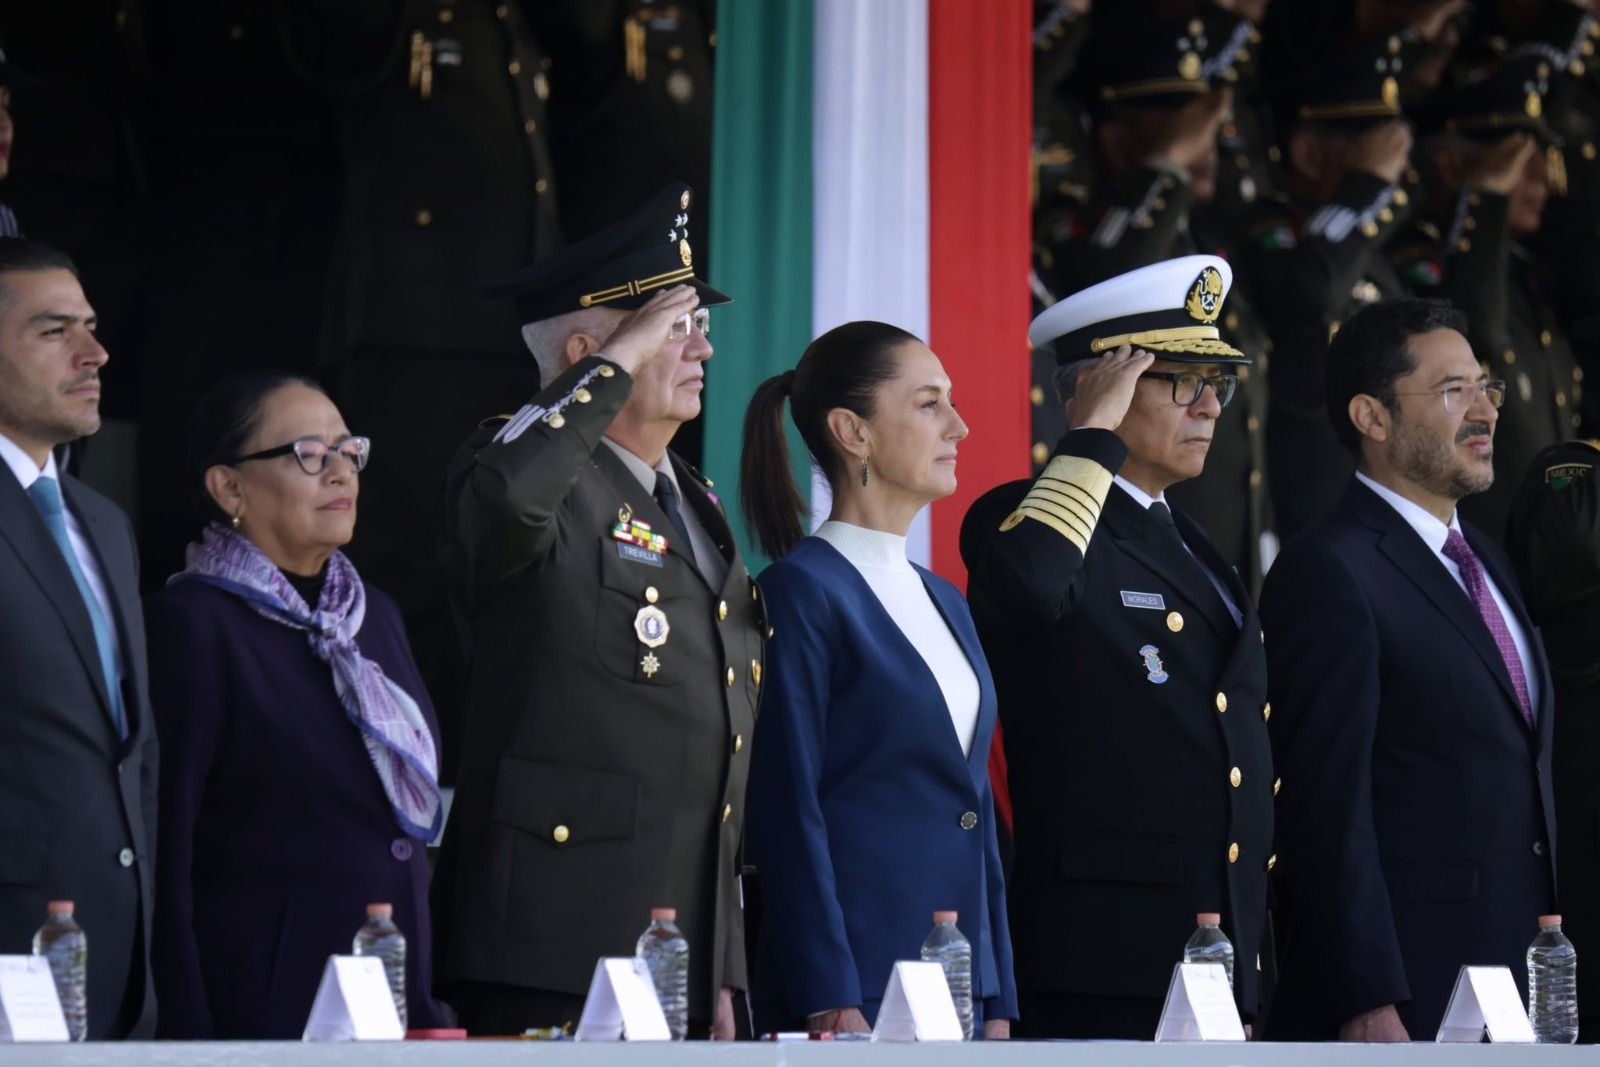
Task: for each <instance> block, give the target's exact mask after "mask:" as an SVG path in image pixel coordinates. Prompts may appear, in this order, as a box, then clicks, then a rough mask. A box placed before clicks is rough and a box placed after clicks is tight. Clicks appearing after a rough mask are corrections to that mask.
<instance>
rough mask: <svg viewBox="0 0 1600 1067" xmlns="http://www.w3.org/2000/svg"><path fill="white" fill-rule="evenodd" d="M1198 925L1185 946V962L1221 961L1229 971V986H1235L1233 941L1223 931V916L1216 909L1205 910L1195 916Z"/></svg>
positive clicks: (1223, 967)
mask: <svg viewBox="0 0 1600 1067" xmlns="http://www.w3.org/2000/svg"><path fill="white" fill-rule="evenodd" d="M1194 921H1195V923H1196V924H1198V925H1197V928H1196V929H1195V932H1194V934H1193V935H1191V936H1190V938H1189V943H1188V944H1187V945H1184V946H1183V962H1184V963H1220V964H1222V969H1223V970H1225V971H1227V972H1228V987H1229V988H1230V989H1231V988H1233V943H1232V942H1230V941H1229V940H1228V935H1227V934H1225V933H1223V932H1222V916H1221V915H1218V914H1217V913H1216V912H1214V911H1203V912H1201V913H1200V914H1199V915H1196V916H1195V917H1194Z"/></svg>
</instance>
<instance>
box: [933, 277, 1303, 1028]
mask: <svg viewBox="0 0 1600 1067" xmlns="http://www.w3.org/2000/svg"><path fill="white" fill-rule="evenodd" d="M1231 280H1232V275H1231V272H1230V271H1229V269H1228V265H1227V263H1226V262H1225V261H1223V260H1221V259H1219V258H1217V257H1215V256H1185V257H1182V258H1180V259H1174V260H1169V261H1167V262H1165V263H1158V264H1156V265H1154V266H1150V267H1144V268H1142V269H1140V270H1136V271H1132V272H1130V273H1128V274H1123V275H1120V276H1119V277H1116V278H1113V279H1111V280H1110V281H1106V282H1102V283H1100V284H1099V285H1095V286H1092V287H1090V288H1088V289H1085V290H1083V291H1082V292H1080V293H1077V294H1075V295H1073V296H1071V297H1068V298H1067V299H1066V300H1063V301H1061V302H1060V303H1058V304H1056V305H1054V306H1053V307H1051V308H1049V309H1047V310H1046V311H1045V312H1044V313H1043V314H1041V315H1040V316H1039V317H1038V318H1037V319H1035V320H1034V324H1033V328H1032V330H1031V331H1030V332H1031V335H1032V340H1033V342H1034V343H1035V344H1036V345H1038V344H1044V343H1046V342H1051V341H1053V342H1055V349H1056V358H1057V360H1058V362H1059V364H1060V366H1059V368H1058V370H1057V374H1056V384H1057V387H1058V390H1059V392H1060V393H1061V395H1062V398H1063V399H1064V400H1065V401H1066V416H1067V425H1068V427H1069V429H1068V430H1067V432H1066V434H1064V435H1063V436H1062V438H1061V441H1060V443H1059V444H1058V445H1057V446H1056V452H1055V456H1054V458H1052V459H1051V460H1050V462H1049V463H1048V464H1047V465H1046V466H1045V469H1044V471H1043V472H1042V473H1041V474H1040V476H1039V478H1038V480H1037V481H1035V482H1033V483H1031V484H1030V483H1028V482H1013V483H1011V484H1009V485H1004V486H1001V487H1000V488H998V489H995V490H993V491H992V492H990V493H989V494H987V495H986V496H984V497H982V498H981V499H980V500H979V501H978V502H977V503H976V504H974V505H973V508H972V510H971V511H970V512H969V513H968V514H967V517H966V520H965V522H964V523H963V525H962V531H961V554H962V556H963V558H964V559H965V560H966V562H967V566H968V568H969V570H970V571H971V576H970V582H969V585H968V596H969V597H970V598H971V602H972V613H973V616H974V618H975V619H976V621H977V624H978V632H979V634H980V636H981V637H982V639H983V645H984V650H985V652H987V654H988V656H989V662H990V664H991V666H992V669H993V671H994V678H995V687H996V689H997V690H998V692H999V696H1000V715H1001V719H1002V722H1003V724H1004V727H1005V741H1006V757H1007V760H1008V761H1009V763H1010V768H1011V799H1012V805H1013V809H1014V812H1015V832H1016V860H1015V865H1014V868H1013V872H1012V879H1011V883H1010V886H1009V892H1010V900H1011V938H1012V943H1013V945H1014V946H1015V952H1016V975H1017V994H1018V1008H1019V1010H1020V1016H1021V1018H1020V1020H1019V1022H1018V1023H1017V1025H1016V1027H1015V1028H1014V1030H1013V1033H1014V1034H1015V1035H1017V1036H1024V1037H1121V1038H1134V1039H1149V1038H1151V1037H1152V1036H1154V1034H1155V1029H1156V1023H1157V1021H1158V1020H1159V1018H1160V1014H1161V1004H1162V998H1163V997H1164V995H1165V993H1166V989H1167V983H1168V980H1169V978H1170V976H1171V974H1172V966H1173V964H1174V963H1176V962H1178V961H1179V960H1180V959H1181V958H1182V955H1183V946H1184V942H1185V941H1186V940H1187V939H1188V937H1189V935H1190V934H1191V933H1192V932H1193V930H1194V925H1195V916H1196V914H1197V913H1200V912H1220V913H1221V915H1222V922H1223V928H1224V930H1225V931H1226V932H1227V934H1228V937H1229V939H1230V940H1232V942H1233V946H1234V950H1235V953H1236V960H1237V962H1236V965H1235V968H1234V995H1235V998H1236V999H1237V1001H1238V1004H1239V1008H1240V1012H1241V1014H1242V1015H1243V1017H1244V1019H1245V1020H1246V1021H1247V1022H1248V1021H1249V1020H1250V1019H1251V1018H1252V1017H1253V1016H1254V1014H1255V1012H1256V1010H1257V1008H1258V1007H1259V1004H1260V999H1261V981H1260V975H1259V974H1258V973H1257V971H1256V956H1257V953H1258V952H1259V951H1261V943H1262V933H1263V927H1264V925H1265V921H1266V895H1267V872H1268V870H1270V869H1271V867H1272V865H1273V859H1272V856H1271V847H1272V796H1273V790H1274V784H1273V777H1272V768H1271V756H1270V753H1269V749H1268V742H1267V729H1266V723H1265V721H1264V720H1265V716H1266V715H1267V714H1268V709H1267V707H1266V693H1267V672H1266V657H1265V655H1264V652H1263V648H1262V644H1261V631H1260V626H1259V624H1258V623H1257V621H1256V613H1255V609H1254V608H1253V607H1252V606H1251V604H1250V597H1249V594H1248V592H1247V591H1246V589H1245V587H1244V584H1243V583H1242V582H1241V581H1240V580H1239V577H1238V575H1237V574H1235V573H1234V571H1233V570H1232V569H1231V568H1230V567H1228V565H1227V564H1226V563H1224V562H1223V559H1222V556H1221V555H1220V554H1219V553H1218V551H1217V549H1216V548H1215V546H1213V545H1212V543H1211V541H1210V539H1209V538H1207V537H1206V535H1205V533H1204V532H1203V531H1202V530H1201V529H1200V527H1199V526H1197V525H1195V524H1194V523H1193V522H1191V521H1190V520H1189V519H1188V518H1187V516H1185V515H1184V514H1183V513H1182V512H1178V511H1173V510H1171V509H1170V508H1169V506H1168V505H1167V503H1166V501H1165V500H1164V499H1163V497H1164V494H1165V491H1166V490H1167V488H1168V487H1170V486H1172V485H1174V484H1176V483H1178V482H1180V481H1183V480H1185V479H1187V478H1193V477H1195V476H1196V475H1198V474H1199V473H1200V471H1201V469H1202V467H1203V465H1204V463H1205V457H1206V451H1207V449H1208V448H1209V446H1210V440H1211V434H1212V430H1213V428H1214V427H1215V424H1216V420H1217V419H1218V418H1219V417H1221V416H1223V415H1224V412H1223V408H1224V407H1225V406H1226V404H1227V402H1228V400H1229V399H1230V398H1231V397H1232V396H1233V393H1234V390H1235V388H1236V385H1237V379H1236V378H1235V376H1234V373H1233V370H1234V368H1235V367H1238V366H1241V365H1243V364H1245V363H1247V362H1248V361H1247V360H1246V359H1244V358H1243V357H1242V356H1241V355H1240V354H1239V352H1238V350H1237V349H1235V348H1233V347H1232V346H1230V345H1228V344H1227V343H1226V342H1224V341H1223V340H1222V339H1221V338H1220V337H1219V335H1218V330H1217V328H1216V326H1215V323H1216V321H1217V319H1218V318H1219V317H1220V316H1221V314H1222V304H1223V300H1224V299H1225V298H1226V296H1227V289H1228V285H1229V283H1230V282H1231Z"/></svg>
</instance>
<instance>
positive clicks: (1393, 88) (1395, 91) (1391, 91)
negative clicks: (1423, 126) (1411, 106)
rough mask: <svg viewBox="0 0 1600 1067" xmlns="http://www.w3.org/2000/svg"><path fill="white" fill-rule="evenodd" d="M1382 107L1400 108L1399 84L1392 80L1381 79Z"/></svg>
mask: <svg viewBox="0 0 1600 1067" xmlns="http://www.w3.org/2000/svg"><path fill="white" fill-rule="evenodd" d="M1383 106H1384V107H1389V108H1397V107H1399V106H1400V83H1399V82H1397V81H1395V80H1394V79H1393V78H1385V79H1383Z"/></svg>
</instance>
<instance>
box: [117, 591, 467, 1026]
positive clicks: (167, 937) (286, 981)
mask: <svg viewBox="0 0 1600 1067" xmlns="http://www.w3.org/2000/svg"><path fill="white" fill-rule="evenodd" d="M145 610H146V612H147V615H148V621H149V627H150V665H151V697H152V701H153V703H154V705H155V710H156V718H157V721H158V722H159V724H160V727H161V735H162V736H163V737H164V738H166V739H167V744H166V746H165V748H164V750H163V755H164V756H165V758H164V759H163V760H162V764H161V846H162V847H161V863H160V866H159V868H158V876H157V889H158V896H157V898H156V905H157V906H156V917H155V942H154V946H155V947H154V953H153V955H154V959H155V974H156V989H157V992H159V993H160V995H161V1003H162V1006H163V1010H162V1012H161V1026H160V1031H159V1033H160V1036H162V1037H163V1038H169V1037H170V1038H205V1039H213V1040H241V1039H256V1040H265V1039H279V1040H293V1039H295V1038H298V1037H299V1036H300V1033H301V1031H302V1030H304V1029H305V1025H306V1018H307V1016H308V1015H309V1013H310V1011H311V1002H312V999H313V998H314V997H315V996H316V993H317V983H318V981H319V979H320V978H321V975H322V969H323V965H324V963H325V962H326V961H327V958H328V957H329V956H330V955H334V954H338V955H348V954H349V953H350V943H351V941H352V939H353V938H354V937H355V933H356V930H357V929H359V928H360V926H361V924H362V923H363V922H364V921H366V906H367V905H368V904H371V903H380V902H381V903H389V904H393V905H394V918H395V923H396V924H397V925H398V926H399V927H400V929H401V930H402V931H403V932H404V933H405V935H406V992H407V995H408V1000H409V1004H410V1011H409V1019H408V1022H409V1024H410V1025H411V1026H413V1027H419V1028H424V1027H434V1026H443V1025H444V1022H443V1017H442V1016H441V1015H440V1013H439V1011H438V1008H437V1007H436V1006H435V1005H434V1003H433V1001H432V999H431V998H430V996H429V970H430V964H431V960H430V954H431V951H432V931H431V929H430V923H429V921H428V860H427V856H426V850H425V849H424V848H423V846H422V844H421V843H420V842H417V841H415V840H413V839H412V838H410V837H407V836H406V835H405V834H404V833H403V832H401V830H400V828H399V826H397V825H396V823H395V819H394V813H393V811H392V810H391V808H390V806H389V799H388V797H387V796H386V795H385V794H384V791H383V786H382V784H381V783H380V782H379V780H378V774H377V771H376V770H375V769H374V768H373V766H372V759H371V757H369V756H368V755H367V749H366V744H365V743H364V742H363V741H362V738H361V734H360V732H359V731H358V730H357V729H356V726H355V724H354V723H352V722H351V721H350V718H349V715H348V713H347V712H346V711H345V709H344V705H343V704H342V703H340V701H339V697H338V695H337V693H336V692H335V691H334V687H333V673H332V669H331V668H330V667H329V666H328V665H327V664H326V663H324V662H323V661H322V660H320V659H318V658H317V657H316V655H315V654H314V653H313V652H312V651H311V645H310V642H309V641H308V640H307V639H306V634H305V632H304V631H303V630H294V629H290V628H289V627H287V626H282V625H280V624H278V623H277V622H274V621H273V620H271V619H268V618H265V617H264V616H262V615H261V614H259V613H258V612H257V611H256V610H255V609H254V608H252V607H251V606H250V605H249V604H247V603H245V602H244V601H243V600H241V599H240V598H239V597H236V596H234V595H232V594H231V593H226V592H223V591H222V590H221V589H218V588H216V587H214V586H211V585H207V584H205V583H204V582H199V581H192V580H185V581H179V582H175V583H173V584H172V585H169V586H168V587H167V588H166V589H164V590H162V591H161V592H160V593H157V594H156V595H155V596H153V597H151V598H150V600H149V601H148V602H147V604H146V608H145ZM356 640H357V643H358V644H359V645H360V647H361V651H362V654H364V655H365V656H367V657H368V658H370V659H372V660H373V661H375V662H376V663H377V664H378V665H379V666H380V667H382V668H383V673H384V674H385V675H386V676H388V677H389V678H391V679H393V681H394V682H395V683H396V684H397V685H399V686H400V687H401V688H402V689H404V690H405V691H406V692H407V693H409V694H410V695H411V697H412V699H414V700H415V701H416V702H417V705H418V706H419V707H420V708H421V709H422V712H423V714H424V715H425V716H426V717H427V718H428V722H429V725H430V727H433V729H434V735H435V736H438V731H437V726H436V725H435V724H434V722H433V705H432V703H431V702H430V701H429V700H428V693H427V690H426V689H424V688H423V686H422V679H421V678H419V677H418V676H417V667H416V664H415V663H414V662H413V661H412V659H411V653H410V650H409V649H408V647H407V645H406V639H405V632H404V630H403V629H402V628H401V626H400V614H399V612H398V611H397V610H396V609H395V606H394V603H393V601H391V600H390V599H389V598H388V597H386V596H384V595H383V594H382V593H380V592H378V591H377V590H375V589H373V588H372V587H371V586H368V587H367V615H366V619H365V620H364V621H363V623H362V626H361V630H360V632H359V633H358V634H357V635H356Z"/></svg>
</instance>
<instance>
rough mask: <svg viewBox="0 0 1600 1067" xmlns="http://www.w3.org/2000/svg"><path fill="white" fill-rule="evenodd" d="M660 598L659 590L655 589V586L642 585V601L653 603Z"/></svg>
mask: <svg viewBox="0 0 1600 1067" xmlns="http://www.w3.org/2000/svg"><path fill="white" fill-rule="evenodd" d="M660 599H661V593H660V592H659V591H657V589H656V587H655V586H653V585H647V586H645V587H644V602H645V603H646V604H654V603H655V602H656V601H658V600H660Z"/></svg>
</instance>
